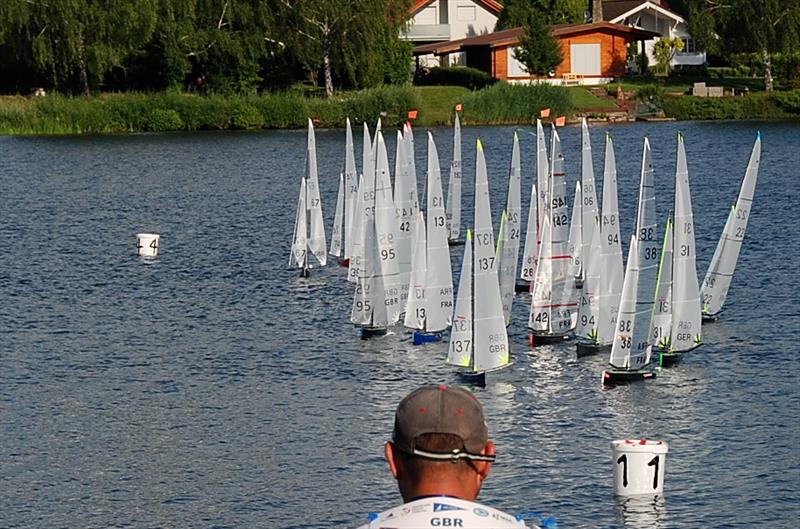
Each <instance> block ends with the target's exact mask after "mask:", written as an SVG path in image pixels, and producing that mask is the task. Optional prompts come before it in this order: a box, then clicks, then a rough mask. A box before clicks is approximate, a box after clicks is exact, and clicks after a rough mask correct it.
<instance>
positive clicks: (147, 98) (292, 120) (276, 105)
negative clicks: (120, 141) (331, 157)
mask: <svg viewBox="0 0 800 529" xmlns="http://www.w3.org/2000/svg"><path fill="white" fill-rule="evenodd" d="M416 106H417V95H416V92H415V91H414V89H413V88H411V87H410V86H406V87H402V86H386V87H381V88H374V89H369V90H360V91H354V92H342V93H339V94H336V95H334V96H333V97H331V98H317V97H304V96H303V95H301V94H298V93H296V92H284V93H278V94H273V93H265V94H263V95H257V94H253V95H231V96H222V95H217V94H211V95H203V96H200V95H196V94H183V93H178V92H162V93H154V94H143V93H125V94H102V95H99V96H96V97H65V96H61V95H59V94H50V95H47V96H46V97H34V98H26V97H20V96H12V97H2V98H0V134H104V133H120V132H170V131H194V130H253V129H285V128H303V127H305V126H306V123H307V119H308V118H311V119H312V120H313V121H314V122H315V123H316V124H317V125H318V126H321V127H343V126H344V123H345V120H346V118H347V117H350V119H351V121H353V122H354V123H357V122H360V121H367V122H370V123H372V122H374V121H375V120H376V119H377V118H378V117H379V116H380V117H382V119H383V122H384V123H385V124H386V125H391V126H397V125H399V124H401V123H402V122H403V120H404V119H405V116H406V112H407V111H408V110H409V109H411V108H415V107H416Z"/></svg>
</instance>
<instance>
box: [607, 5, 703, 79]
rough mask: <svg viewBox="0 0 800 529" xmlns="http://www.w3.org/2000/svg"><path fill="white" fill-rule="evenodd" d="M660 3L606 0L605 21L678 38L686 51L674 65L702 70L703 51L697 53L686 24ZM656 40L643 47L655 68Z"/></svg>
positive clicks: (679, 54)
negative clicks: (654, 45) (654, 47)
mask: <svg viewBox="0 0 800 529" xmlns="http://www.w3.org/2000/svg"><path fill="white" fill-rule="evenodd" d="M665 4H666V2H663V1H661V0H644V1H643V0H603V2H602V6H603V13H602V19H603V20H605V21H608V22H611V23H612V24H624V25H626V26H630V27H633V28H638V29H646V30H649V31H654V32H656V33H658V35H659V37H658V38H660V37H662V36H663V37H669V38H675V37H678V38H680V39H681V40H683V51H680V52H677V53H676V54H675V57H673V59H672V63H671V65H672V66H673V67H675V66H700V65H703V64H705V62H706V54H705V52H704V51H701V50H698V49H697V47H696V46H695V42H694V40H693V39H692V36H691V35H690V34H689V31H688V27H687V24H686V20H684V19H683V17H681V16H680V15H678V14H677V13H675V12H673V11H670V10H669V9H668V7H667V6H666V5H665ZM656 40H657V38H654V39H652V40H648V41H646V42H645V43H644V48H645V51H646V52H647V58H648V60H649V62H650V64H655V57H653V44H655V42H656Z"/></svg>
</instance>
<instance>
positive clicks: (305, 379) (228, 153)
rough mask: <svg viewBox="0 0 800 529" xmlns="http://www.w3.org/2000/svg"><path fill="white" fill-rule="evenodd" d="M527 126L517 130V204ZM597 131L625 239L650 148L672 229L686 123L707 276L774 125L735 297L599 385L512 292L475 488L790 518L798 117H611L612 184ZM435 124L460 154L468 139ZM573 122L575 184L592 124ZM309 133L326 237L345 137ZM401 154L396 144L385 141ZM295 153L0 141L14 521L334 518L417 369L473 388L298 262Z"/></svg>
mask: <svg viewBox="0 0 800 529" xmlns="http://www.w3.org/2000/svg"><path fill="white" fill-rule="evenodd" d="M512 130H513V129H511V128H502V127H492V128H465V130H464V153H465V154H464V156H465V160H464V166H465V167H464V174H465V177H466V181H465V182H467V183H465V187H466V189H465V196H464V208H465V211H471V207H472V190H471V189H470V188H469V184H468V182H471V181H472V179H473V178H474V143H475V139H476V138H477V137H481V139H482V140H483V142H484V145H485V149H486V156H487V160H488V163H489V173H490V180H491V187H492V195H493V202H492V203H493V216H494V217H495V218H498V217H499V214H500V208H501V207H502V205H503V204H504V203H505V192H506V179H507V174H508V163H509V158H510V153H511V139H512ZM532 130H533V129H532V128H530V127H527V128H522V129H521V141H522V147H523V153H524V155H523V172H524V180H523V186H524V191H523V207H524V208H526V211H527V200H528V195H529V193H530V185H531V182H532V180H533V171H534V138H533V137H532V136H531V134H530V132H532ZM606 130H610V131H611V133H612V134H613V136H614V140H615V147H616V154H617V161H618V169H619V195H620V208H621V215H622V233H623V238H624V239H626V240H627V239H628V237H629V236H630V233H631V230H632V229H633V224H634V203H635V200H636V198H635V197H636V193H637V186H638V178H639V166H640V163H641V146H642V139H643V137H644V136H645V135H647V136H649V137H650V140H651V144H652V146H653V151H654V156H653V158H654V163H655V166H656V179H657V204H658V210H659V219H660V226H661V227H663V219H664V217H665V215H666V214H667V213H668V212H669V210H670V209H671V208H672V202H673V198H672V193H673V181H674V171H675V149H676V141H675V136H676V133H677V132H678V131H683V132H684V133H685V136H686V148H687V154H688V158H689V170H690V181H691V190H692V201H693V206H694V214H695V224H696V233H697V251H698V275H699V276H700V279H701V280H702V277H703V275H704V273H705V269H706V266H707V264H708V261H709V259H710V257H711V254H712V253H713V250H714V246H715V244H716V240H717V238H718V237H719V234H720V232H721V230H722V227H723V225H724V223H725V218H726V216H727V213H728V209H729V207H730V204H731V203H732V202H733V201H734V199H735V196H736V194H737V192H738V189H739V185H740V182H741V178H742V176H743V174H744V169H745V166H746V163H747V159H748V157H749V154H750V150H751V148H752V144H753V140H754V139H755V135H756V131H757V130H761V131H762V133H763V139H764V143H763V154H762V165H761V172H760V175H759V181H758V186H757V189H756V200H755V205H754V207H753V212H752V215H751V218H750V224H749V227H748V233H747V239H746V241H745V245H744V248H743V251H742V255H741V258H740V260H739V266H738V268H737V271H736V277H735V278H734V283H733V287H732V290H731V294H730V296H729V299H728V305H727V310H726V312H725V313H724V317H723V318H722V319H721V320H720V321H719V322H718V323H714V324H709V325H706V326H705V327H704V334H705V336H704V338H705V345H704V346H703V347H702V348H700V349H698V350H696V351H694V352H692V353H691V354H690V355H688V357H687V358H686V359H685V360H684V362H683V363H682V364H680V365H679V366H678V367H676V368H673V369H670V370H665V371H662V372H661V373H660V374H659V377H658V378H657V379H656V380H654V381H651V382H647V383H641V384H634V385H630V386H623V387H618V388H614V389H610V390H604V389H602V388H601V384H600V372H601V370H602V369H603V368H604V367H605V365H606V361H607V360H606V359H605V358H600V357H596V358H591V357H590V358H587V359H581V360H580V361H578V360H577V359H576V358H575V353H574V345H571V344H564V345H558V346H546V347H542V348H537V349H536V350H534V351H531V350H530V348H529V347H528V346H527V343H526V340H527V338H526V332H525V322H526V310H527V307H526V301H527V300H526V298H525V297H524V296H519V297H517V299H516V302H515V313H514V318H515V321H514V322H513V324H512V326H511V328H510V332H511V340H512V349H513V352H512V356H513V359H514V362H515V363H514V365H513V366H512V367H511V368H510V369H507V370H504V371H502V372H500V373H497V374H496V375H495V376H493V377H491V380H490V384H489V385H488V387H486V388H485V389H476V390H475V391H476V392H477V393H478V395H479V398H480V400H481V401H482V402H483V404H484V406H485V408H486V413H487V417H488V422H489V427H490V430H491V432H492V436H493V437H494V439H495V441H496V443H497V445H498V453H499V458H498V462H497V464H496V465H495V467H494V471H493V473H492V475H491V476H490V478H489V479H488V481H487V482H486V484H485V487H484V491H483V493H482V496H481V498H482V500H483V501H485V502H487V503H490V504H492V505H493V506H496V507H499V508H501V509H503V510H506V511H509V512H512V513H515V512H522V511H527V510H535V511H541V512H544V513H547V514H549V515H553V516H556V517H557V518H558V521H559V526H560V527H562V528H570V527H609V528H623V527H624V528H649V527H659V528H687V527H715V528H717V527H718V528H723V527H725V528H738V527H754V526H759V527H773V528H790V527H795V526H797V524H798V519H800V497H799V496H800V493H798V491H799V490H800V456H798V453H799V452H798V446H800V433H799V431H800V412H799V411H798V410H800V398H798V396H800V384H798V383H799V382H800V378H799V377H798V368H800V360H798V355H797V352H796V349H797V342H798V340H799V339H800V326H798V323H800V318H798V313H800V310H799V309H798V308H797V303H796V301H793V300H795V298H796V296H795V295H794V294H795V292H796V291H797V286H798V285H797V279H796V273H795V272H796V269H797V259H798V255H797V250H796V247H797V239H798V229H797V223H796V218H795V217H796V215H794V214H793V213H792V212H793V211H795V210H796V208H797V192H798V191H800V185H798V178H799V177H800V127H798V126H797V125H793V124H781V123H751V122H748V123H662V124H630V125H619V126H614V127H606V126H596V127H593V128H592V139H593V146H594V151H595V161H596V164H595V169H596V173H597V174H598V176H599V175H600V173H601V171H602V150H603V148H602V139H603V136H604V133H605V131H606ZM416 132H417V134H416V139H417V142H416V143H417V167H418V168H420V171H419V180H420V183H421V182H422V181H423V173H424V170H423V168H424V166H425V137H424V131H422V130H417V131H416ZM433 132H434V134H435V137H436V139H437V142H438V145H439V151H440V153H439V154H440V156H441V159H442V165H443V167H444V168H446V167H447V164H448V163H449V159H450V153H451V149H452V137H451V132H450V130H449V129H435V130H434V131H433ZM560 134H561V138H562V142H563V144H564V152H565V156H566V157H567V171H568V177H569V179H570V181H572V182H574V181H575V180H576V179H577V178H578V175H579V174H580V171H579V160H580V150H579V144H580V129H579V128H578V127H575V126H571V127H565V128H563V129H561V131H560ZM356 137H357V143H358V142H359V141H360V136H359V135H358V132H357V134H356ZM317 142H318V157H319V166H320V175H321V187H322V199H323V208H324V213H325V217H326V221H327V232H328V234H329V233H330V222H331V220H332V217H333V210H334V205H335V194H336V186H337V184H338V172H339V170H340V168H341V166H342V164H343V160H344V156H343V152H344V133H343V131H319V133H318V137H317ZM387 143H388V144H389V148H390V152H392V153H393V152H394V131H392V132H391V134H387ZM304 147H305V132H304V131H296V132H267V133H258V134H194V135H164V136H160V135H146V136H124V137H102V138H83V137H82V138H31V139H28V138H0V190H1V192H0V247H2V255H3V258H2V261H1V262H0V423H1V427H2V443H0V519H2V525H3V526H4V527H25V528H28V527H136V528H139V527H142V528H144V527H219V528H222V527H265V528H284V527H286V528H289V527H291V528H317V527H319V528H332V527H346V526H354V525H359V524H360V523H363V522H364V521H365V520H366V514H367V513H368V512H369V511H380V510H383V509H386V508H389V507H391V506H393V505H394V504H397V503H399V495H398V493H397V491H396V487H395V484H394V482H393V480H392V478H391V475H390V474H389V471H388V468H387V466H386V464H385V462H384V461H383V457H382V444H383V443H384V442H385V441H386V439H387V438H388V437H389V435H390V431H391V428H392V420H393V417H392V414H393V410H394V407H395V406H396V404H397V402H398V400H399V399H400V398H401V397H402V396H403V395H405V394H406V393H407V392H408V391H409V390H411V389H412V388H414V387H416V386H417V385H419V384H421V383H425V382H441V381H444V382H447V383H451V384H457V383H458V381H457V379H456V378H455V376H454V375H453V372H452V370H451V369H450V368H448V367H446V366H445V365H444V357H445V355H446V344H444V343H440V344H428V345H425V346H422V347H416V348H415V347H412V346H411V344H410V342H409V340H408V336H407V335H406V334H405V333H404V332H402V331H401V330H400V329H398V332H397V333H396V334H394V335H390V336H387V337H384V338H380V339H376V340H373V341H361V340H360V339H359V338H358V334H357V332H356V330H355V329H354V328H353V326H352V325H351V324H349V322H348V317H349V310H350V304H351V300H352V287H351V286H350V285H349V284H347V283H346V282H345V280H344V277H345V274H344V270H343V269H339V268H337V267H334V266H329V267H327V268H325V269H323V270H320V271H318V272H317V273H316V274H315V275H313V277H312V278H311V279H309V280H301V279H299V278H297V277H296V273H295V272H292V271H287V270H286V262H287V260H288V253H289V240H290V237H291V231H292V228H293V222H294V205H295V203H296V196H297V192H298V189H299V178H300V175H301V171H302V169H303V158H304ZM359 149H360V143H359ZM359 152H360V150H359ZM358 165H359V166H360V160H359V163H358ZM443 176H444V178H445V180H446V178H447V171H446V169H445V170H443ZM420 189H421V190H423V189H424V186H422V184H420ZM470 216H471V214H470V213H467V214H466V215H465V217H466V218H469V217H470ZM526 217H527V214H526ZM140 231H155V232H158V233H160V234H161V235H162V240H161V251H160V257H159V258H158V259H157V260H156V261H154V262H151V263H145V262H143V261H141V260H139V259H138V258H137V257H136V256H135V248H134V245H135V234H136V233H137V232H140ZM461 251H462V250H461V249H460V248H457V249H456V250H454V255H453V262H454V264H456V267H455V271H456V272H455V274H454V275H455V276H456V278H457V276H458V273H457V271H458V269H459V265H458V263H460V260H461V255H460V252H461ZM626 437H636V438H638V437H647V438H651V439H661V440H665V441H668V442H669V444H670V452H669V454H668V456H667V474H666V482H665V495H664V496H663V497H662V498H660V499H658V500H656V501H629V502H622V501H618V500H615V498H614V496H613V483H612V462H611V450H610V442H611V441H612V440H613V439H618V438H626Z"/></svg>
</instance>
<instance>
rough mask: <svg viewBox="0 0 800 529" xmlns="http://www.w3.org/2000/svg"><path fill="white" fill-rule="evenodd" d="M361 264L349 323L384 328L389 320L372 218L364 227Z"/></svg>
mask: <svg viewBox="0 0 800 529" xmlns="http://www.w3.org/2000/svg"><path fill="white" fill-rule="evenodd" d="M363 262H364V273H363V274H362V275H360V276H359V277H358V282H357V283H356V289H355V295H354V296H353V306H352V310H351V312H350V321H351V322H353V323H354V324H356V325H360V326H363V327H386V326H387V325H389V318H388V314H387V309H386V302H385V300H386V294H385V292H384V288H383V277H382V275H381V264H380V254H379V250H378V240H377V234H376V232H375V219H374V217H373V218H371V219H370V220H369V222H368V223H367V225H366V226H365V233H364V256H363Z"/></svg>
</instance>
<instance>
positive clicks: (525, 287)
mask: <svg viewBox="0 0 800 529" xmlns="http://www.w3.org/2000/svg"><path fill="white" fill-rule="evenodd" d="M530 291H531V284H530V283H517V284H515V285H514V292H530Z"/></svg>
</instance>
